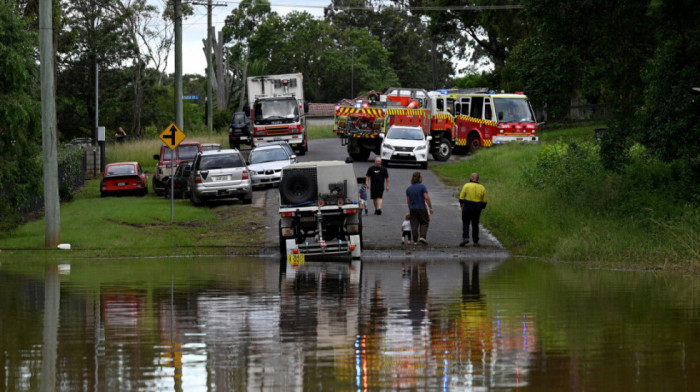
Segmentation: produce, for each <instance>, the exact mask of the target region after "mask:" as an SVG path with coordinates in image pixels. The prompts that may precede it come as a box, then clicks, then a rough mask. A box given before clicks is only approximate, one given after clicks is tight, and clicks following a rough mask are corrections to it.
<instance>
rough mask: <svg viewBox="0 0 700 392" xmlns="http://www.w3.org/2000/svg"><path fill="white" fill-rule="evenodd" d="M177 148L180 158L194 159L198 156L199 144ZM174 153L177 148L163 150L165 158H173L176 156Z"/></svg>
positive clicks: (165, 159) (167, 159)
mask: <svg viewBox="0 0 700 392" xmlns="http://www.w3.org/2000/svg"><path fill="white" fill-rule="evenodd" d="M177 149H178V150H179V152H178V154H179V156H180V159H190V160H191V159H194V157H195V156H197V153H198V152H199V146H197V145H194V144H192V145H187V146H179V147H178V148H177ZM174 154H175V150H171V149H169V148H166V149H165V152H163V160H164V161H170V160H172V159H173V156H175V155H174Z"/></svg>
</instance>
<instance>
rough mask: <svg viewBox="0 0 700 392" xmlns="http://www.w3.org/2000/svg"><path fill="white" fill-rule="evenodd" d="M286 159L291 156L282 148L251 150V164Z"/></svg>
mask: <svg viewBox="0 0 700 392" xmlns="http://www.w3.org/2000/svg"><path fill="white" fill-rule="evenodd" d="M286 160H289V156H288V155H287V153H286V152H284V150H282V148H266V149H263V150H257V151H251V152H250V163H251V164H256V163H264V162H273V161H286Z"/></svg>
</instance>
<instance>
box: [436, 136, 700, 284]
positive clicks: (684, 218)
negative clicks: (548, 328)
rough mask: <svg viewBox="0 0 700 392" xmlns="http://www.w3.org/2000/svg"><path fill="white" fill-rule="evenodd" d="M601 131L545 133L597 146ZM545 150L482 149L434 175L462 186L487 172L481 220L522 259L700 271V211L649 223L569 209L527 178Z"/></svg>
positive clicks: (528, 147)
mask: <svg viewBox="0 0 700 392" xmlns="http://www.w3.org/2000/svg"><path fill="white" fill-rule="evenodd" d="M597 127H599V125H598V124H588V125H578V126H576V127H575V128H571V129H562V130H556V131H550V132H545V133H543V134H542V135H541V141H542V143H543V144H547V143H553V142H555V141H557V140H562V141H565V142H570V141H577V142H581V141H592V140H594V131H593V129H594V128H597ZM541 148H542V145H539V146H538V145H516V144H509V145H504V146H498V147H495V148H489V149H482V150H481V151H479V152H477V153H476V154H474V155H473V156H472V158H471V159H468V160H463V161H460V162H456V163H451V164H447V165H441V166H437V165H436V166H433V167H432V170H433V171H434V172H435V173H436V175H437V176H438V177H439V178H440V179H441V180H442V181H443V182H444V183H446V184H449V185H452V186H455V188H458V187H459V186H461V185H462V184H463V183H465V182H467V181H468V180H469V174H470V173H472V172H478V173H479V174H480V177H481V181H480V182H481V183H482V184H484V186H485V187H486V189H487V192H488V207H487V209H486V210H485V211H484V213H483V214H482V220H481V221H482V223H483V224H484V225H485V226H486V227H487V228H488V229H489V230H491V231H492V232H493V233H494V235H495V236H496V237H497V238H498V239H499V240H500V241H501V242H503V244H504V245H505V246H506V248H508V250H509V251H511V252H512V253H513V254H515V255H522V256H533V257H541V258H549V259H554V260H560V261H569V262H580V263H585V264H587V265H590V266H605V267H619V268H642V269H672V270H683V271H692V272H695V273H697V272H698V270H699V269H700V232H699V231H698V230H699V229H698V228H700V212H698V210H697V207H696V206H688V207H687V208H686V210H685V212H684V213H683V214H682V215H680V216H670V217H667V219H651V220H646V221H641V220H640V218H639V216H637V217H634V216H631V217H627V216H620V214H609V213H607V212H606V211H592V210H590V209H588V207H587V206H584V205H572V204H569V203H567V202H566V201H565V200H563V199H562V198H561V195H559V194H558V193H557V192H556V191H554V190H552V189H549V188H544V189H535V188H533V187H531V186H529V185H528V184H527V183H526V181H525V180H524V173H525V171H527V170H530V169H531V168H532V167H533V166H534V163H535V159H536V153H537V151H538V150H539V149H541ZM612 186H613V187H614V184H613V185H612ZM602 191H603V190H601V192H602ZM455 196H456V195H455ZM641 215H644V214H641Z"/></svg>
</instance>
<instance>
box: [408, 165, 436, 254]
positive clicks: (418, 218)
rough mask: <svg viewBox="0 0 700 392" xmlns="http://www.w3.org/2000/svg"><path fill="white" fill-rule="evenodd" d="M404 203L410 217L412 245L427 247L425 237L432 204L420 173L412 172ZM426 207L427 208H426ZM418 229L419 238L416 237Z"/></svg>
mask: <svg viewBox="0 0 700 392" xmlns="http://www.w3.org/2000/svg"><path fill="white" fill-rule="evenodd" d="M406 203H407V204H408V210H409V213H410V215H411V234H412V236H413V240H414V241H416V239H418V240H417V241H416V242H414V243H413V244H414V245H418V243H421V244H423V245H428V242H427V241H426V239H425V238H426V236H427V234H428V226H429V225H430V214H432V213H433V203H432V202H431V201H430V195H428V188H427V187H426V186H425V184H423V175H422V174H421V172H414V173H413V176H412V177H411V185H409V186H408V188H406ZM426 207H427V208H426ZM419 228H420V236H419V235H418V233H419Z"/></svg>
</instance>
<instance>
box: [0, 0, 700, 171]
mask: <svg viewBox="0 0 700 392" xmlns="http://www.w3.org/2000/svg"><path fill="white" fill-rule="evenodd" d="M55 4H56V5H60V7H58V6H57V7H55V9H54V14H55V20H56V22H57V23H55V26H56V32H55V37H56V56H57V62H56V64H57V65H56V76H57V77H56V84H57V119H58V127H59V133H60V135H61V137H62V138H64V139H67V138H70V137H74V136H86V135H92V132H94V118H95V107H94V106H95V105H94V102H95V97H94V85H95V76H96V72H95V67H96V66H98V68H99V81H100V101H99V102H100V122H101V123H102V125H105V126H107V127H108V129H110V128H112V129H116V127H119V126H123V125H125V124H130V125H129V126H130V127H131V128H132V134H135V135H138V134H139V133H141V132H145V128H148V127H154V128H162V127H164V126H166V125H167V124H168V123H169V122H170V120H169V118H172V115H171V113H172V110H173V104H172V97H173V88H172V83H173V78H172V76H171V75H166V74H165V72H164V68H165V65H164V64H166V63H167V53H168V50H169V49H170V48H171V46H170V45H171V43H172V34H170V33H168V32H167V30H168V29H170V28H172V9H170V8H167V7H166V4H167V3H165V2H164V3H163V4H160V5H157V6H156V7H154V6H153V4H154V3H152V2H146V1H144V0H118V2H117V3H115V2H114V1H107V0H90V1H87V0H56V1H55ZM2 5H3V8H4V11H3V12H4V15H5V17H4V18H5V19H3V23H4V25H6V26H8V28H5V29H4V30H3V32H2V34H4V35H3V40H2V42H3V45H4V46H2V48H3V50H5V51H10V49H7V48H9V46H7V45H6V44H5V43H6V42H7V43H13V49H12V50H11V52H12V53H10V54H9V55H6V56H4V57H3V59H2V60H1V61H2V62H3V66H2V68H0V73H2V77H3V78H4V81H5V83H9V81H12V82H13V83H14V82H16V81H18V80H25V81H26V80H27V78H30V79H31V77H35V76H31V77H30V76H28V75H33V74H32V72H33V71H31V70H32V64H34V65H35V64H36V59H35V53H36V52H37V51H38V49H37V40H36V39H35V38H34V37H33V36H32V35H28V36H22V35H21V34H19V33H18V32H17V31H14V30H12V29H13V28H14V29H15V30H16V27H17V26H30V28H33V29H36V21H37V16H36V7H35V3H33V2H30V1H16V2H2ZM157 7H160V8H157ZM183 8H184V9H185V11H186V15H185V16H187V15H189V14H191V13H192V8H191V6H185V7H183ZM9 15H11V17H10V16H9ZM222 33H223V35H222V37H221V44H223V48H224V50H223V51H222V52H220V54H219V56H221V57H224V59H223V60H225V62H226V64H227V65H228V66H227V67H223V68H222V69H225V70H227V71H226V72H230V78H226V79H225V80H230V81H231V85H230V86H218V87H217V88H227V89H230V91H231V92H232V94H224V95H221V96H222V97H231V98H230V99H231V102H226V103H223V105H222V103H218V104H219V106H221V107H227V108H229V110H230V111H231V112H233V111H236V110H240V109H239V108H240V107H242V105H243V104H244V101H245V94H243V89H244V86H245V83H244V81H245V78H246V75H260V74H270V73H289V72H301V73H303V74H304V77H305V78H304V80H305V84H304V88H305V96H306V97H307V98H308V99H309V100H311V101H314V102H337V101H338V100H340V99H343V98H353V95H354V96H358V95H360V94H361V93H363V92H366V91H368V90H382V89H383V88H385V87H393V86H398V87H401V86H403V87H422V88H426V89H429V90H431V89H436V88H451V87H457V86H460V87H464V86H474V85H475V84H480V83H484V84H488V86H483V87H491V88H495V89H503V90H507V91H516V90H518V91H525V93H526V94H527V95H528V96H529V97H530V98H531V100H532V102H533V103H534V104H535V105H536V106H537V107H539V108H541V109H544V110H546V112H547V114H548V121H550V120H555V121H558V120H566V119H567V117H568V116H569V111H570V107H571V106H572V105H576V104H605V105H608V106H609V107H610V108H611V111H612V112H613V113H614V116H613V117H612V118H610V119H609V120H608V121H609V126H610V129H609V132H607V133H606V140H605V141H604V143H603V145H602V146H601V151H602V155H603V156H604V161H605V162H607V163H608V165H609V166H610V167H614V166H615V162H616V161H617V160H619V159H624V154H623V153H622V152H623V151H624V149H625V148H626V146H628V145H630V144H631V143H640V144H642V145H644V146H646V147H647V148H648V149H649V150H650V152H651V153H652V154H655V155H656V156H657V157H658V158H659V159H663V160H665V161H672V160H677V159H684V160H686V161H690V162H693V164H694V165H695V167H696V168H697V167H700V158H699V157H698V151H700V138H699V137H698V136H700V135H699V134H698V133H699V132H700V131H699V130H698V114H697V113H698V112H700V111H699V110H698V107H697V105H698V104H697V101H698V94H699V93H698V92H697V91H696V90H693V88H694V87H695V88H698V87H700V80H698V79H699V78H700V77H699V76H698V75H700V72H699V71H700V70H699V69H698V68H699V64H698V63H699V62H700V60H698V59H700V53H699V52H700V49H699V48H698V45H699V44H698V42H700V40H699V39H698V38H700V36H699V35H700V7H697V6H696V4H695V2H694V1H693V0H653V1H650V2H639V1H635V0H622V1H617V2H610V1H606V0H563V1H562V0H556V1H555V0H507V1H503V2H499V3H498V5H494V4H493V2H490V1H486V0H466V1H454V0H437V1H432V2H423V1H418V0H410V1H408V2H405V1H398V0H390V1H379V0H343V1H339V0H332V1H331V3H330V5H329V6H328V7H327V8H326V9H324V15H323V17H320V18H319V17H314V16H312V15H311V14H309V13H307V12H302V11H294V12H290V13H287V14H278V13H277V12H274V11H273V10H272V7H271V4H270V2H269V1H267V0H255V1H253V0H243V1H242V2H240V3H238V6H237V7H236V8H235V9H233V10H232V12H231V14H230V15H229V17H228V18H227V20H226V24H225V26H224V27H223V29H222ZM8 45H9V44H8ZM457 64H460V65H457ZM465 68H466V69H467V71H468V73H467V74H466V75H464V74H462V72H463V70H464V69H465ZM457 75H462V76H460V77H456V76H457ZM221 80H224V79H221ZM24 85H25V86H26V85H27V84H26V83H25V84H24ZM188 88H190V89H191V90H188V94H195V95H201V96H205V95H206V94H205V93H204V78H203V77H201V76H198V75H195V76H193V77H192V78H191V82H188ZM4 94H5V95H4V96H6V97H9V96H12V97H14V96H17V99H13V98H8V99H6V100H7V101H8V102H10V103H11V105H8V106H6V107H4V108H3V110H5V111H6V112H7V113H8V115H10V116H11V117H13V118H15V119H16V121H18V123H17V124H18V125H13V129H9V128H8V126H7V125H6V124H3V127H5V131H4V132H5V135H8V133H7V132H19V131H17V130H16V129H14V127H20V126H22V123H21V121H24V120H22V119H26V118H29V117H27V116H25V115H23V113H28V111H31V110H30V108H31V107H33V106H32V105H22V108H21V109H18V110H10V109H11V108H13V107H16V106H17V102H27V103H28V102H29V101H32V102H34V103H36V99H37V98H36V97H34V96H33V95H32V94H33V91H27V90H23V89H22V88H14V89H13V88H7V89H5V91H4ZM227 99H228V98H227ZM187 104H188V110H189V113H190V114H189V115H188V116H187V119H186V121H187V123H188V124H189V125H190V126H191V125H192V124H203V122H204V119H203V109H200V108H201V107H203V106H204V102H203V101H200V102H194V103H190V102H188V103H187ZM12 105H15V106H12ZM190 106H191V107H190ZM10 112H11V113H10ZM224 117H226V116H224ZM20 120H21V121H20ZM25 126H26V124H25ZM3 137H4V136H3ZM8 140H9V139H8ZM17 140H19V139H17ZM22 140H31V138H23V139H22ZM16 142H17V141H16ZM696 171H697V169H696Z"/></svg>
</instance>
